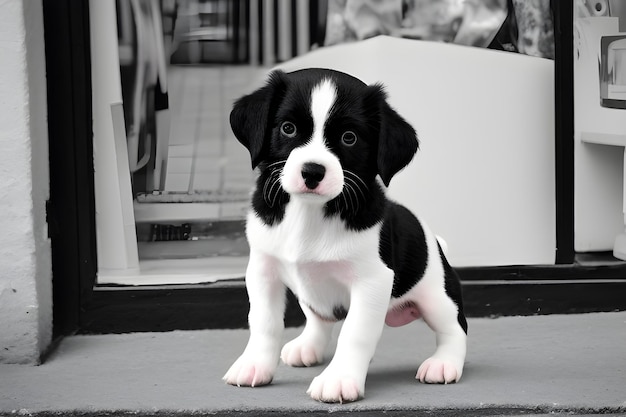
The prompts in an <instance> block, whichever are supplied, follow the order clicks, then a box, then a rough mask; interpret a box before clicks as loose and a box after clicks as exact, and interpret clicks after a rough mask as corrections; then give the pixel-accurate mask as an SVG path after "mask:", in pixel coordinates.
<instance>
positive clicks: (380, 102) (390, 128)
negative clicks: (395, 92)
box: [366, 84, 419, 186]
mask: <svg viewBox="0 0 626 417" xmlns="http://www.w3.org/2000/svg"><path fill="white" fill-rule="evenodd" d="M367 88H368V90H369V91H368V95H367V98H366V100H367V101H368V102H369V105H370V106H376V107H377V108H378V110H377V111H378V120H379V136H378V157H377V163H378V173H379V174H380V178H381V179H382V180H383V183H384V184H385V185H386V186H389V182H390V181H391V178H393V176H394V175H395V174H397V173H398V171H400V170H401V169H402V168H404V167H405V166H407V165H408V164H409V162H411V160H412V159H413V156H414V155H415V152H417V149H418V147H419V141H418V139H417V134H416V133H415V129H413V127H412V126H411V125H410V124H409V123H408V122H407V121H406V120H404V119H403V118H402V116H400V115H399V114H398V113H396V111H395V110H394V109H392V108H391V106H389V104H388V103H387V100H386V98H387V94H386V93H385V91H384V89H383V86H382V85H380V84H375V85H372V86H369V87H367Z"/></svg>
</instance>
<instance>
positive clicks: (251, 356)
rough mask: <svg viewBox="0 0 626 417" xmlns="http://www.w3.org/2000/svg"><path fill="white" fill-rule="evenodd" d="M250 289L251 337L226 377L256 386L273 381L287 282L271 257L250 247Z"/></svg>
mask: <svg viewBox="0 0 626 417" xmlns="http://www.w3.org/2000/svg"><path fill="white" fill-rule="evenodd" d="M246 289H247V290H248V298H249V300H250V312H249V313H248V323H249V325H250V339H249V340H248V344H247V346H246V349H245V350H244V352H243V353H242V354H241V356H240V357H239V359H237V360H236V361H235V363H234V364H233V365H232V366H231V367H230V369H229V370H228V372H226V375H224V377H223V379H224V381H226V383H227V384H231V385H237V386H249V387H255V386H261V385H267V384H269V383H270V382H272V378H273V377H274V372H275V371H276V367H277V366H278V355H279V352H280V341H281V336H282V332H283V329H284V322H283V319H284V314H285V286H284V284H283V283H282V282H281V281H280V279H279V278H278V275H277V272H276V269H275V265H274V261H273V259H272V258H271V257H269V256H267V255H264V254H261V253H258V251H254V250H252V249H251V250H250V261H249V262H248V268H247V270H246Z"/></svg>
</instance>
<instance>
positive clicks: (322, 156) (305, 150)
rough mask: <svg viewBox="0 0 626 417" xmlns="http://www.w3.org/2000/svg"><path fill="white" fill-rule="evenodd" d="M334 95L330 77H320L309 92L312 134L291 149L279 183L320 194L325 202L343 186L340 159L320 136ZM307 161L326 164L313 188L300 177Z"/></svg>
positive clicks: (298, 191) (306, 194) (290, 190)
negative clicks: (318, 182)
mask: <svg viewBox="0 0 626 417" xmlns="http://www.w3.org/2000/svg"><path fill="white" fill-rule="evenodd" d="M336 97H337V88H336V86H335V85H334V84H333V82H332V81H330V80H324V81H322V82H321V83H320V84H318V85H317V86H316V87H315V88H314V89H313V91H312V92H311V115H312V116H313V135H312V136H311V139H310V140H309V141H308V142H307V143H306V145H304V146H301V147H298V148H296V149H294V150H293V151H292V152H291V155H289V158H288V159H287V162H286V163H285V167H284V168H283V173H282V175H281V185H282V187H283V189H284V190H285V191H286V192H288V193H289V194H291V195H299V194H301V195H304V197H305V198H312V199H315V198H316V196H320V197H321V198H320V199H319V201H321V202H327V201H329V200H332V199H333V198H335V197H337V196H338V195H339V194H340V193H341V191H342V190H343V169H342V168H341V163H340V162H339V160H338V159H337V157H336V156H335V155H334V154H333V153H332V152H330V151H329V149H328V147H327V146H326V142H325V139H324V126H325V125H326V120H327V119H328V115H329V114H330V110H331V108H332V106H333V104H334V103H335V99H336ZM307 162H314V163H317V164H320V165H323V166H324V167H325V168H326V175H325V176H324V179H323V180H322V182H321V183H320V184H319V185H318V186H317V187H316V188H315V190H309V189H308V188H307V187H306V186H305V184H304V180H303V178H302V174H301V172H302V166H303V165H304V164H305V163H307Z"/></svg>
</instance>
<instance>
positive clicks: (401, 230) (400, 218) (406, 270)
mask: <svg viewBox="0 0 626 417" xmlns="http://www.w3.org/2000/svg"><path fill="white" fill-rule="evenodd" d="M379 253H380V257H381V259H382V260H383V262H384V263H385V264H386V265H387V267H388V268H390V269H392V270H393V271H394V273H395V275H394V279H393V289H392V290H391V296H392V297H394V298H398V297H401V296H403V295H404V294H406V292H407V291H409V290H410V289H411V288H413V287H414V286H415V284H417V282H418V281H419V280H420V279H421V278H422V276H423V275H424V271H426V266H427V262H428V249H427V245H426V236H425V235H424V230H423V229H422V226H421V225H420V222H419V221H418V220H417V218H416V217H415V216H414V215H413V213H411V212H410V211H409V210H408V209H407V208H405V207H403V206H401V205H399V204H396V203H394V202H392V201H389V202H388V204H387V208H386V210H385V218H384V221H383V225H382V228H381V230H380V246H379Z"/></svg>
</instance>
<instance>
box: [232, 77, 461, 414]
mask: <svg viewBox="0 0 626 417" xmlns="http://www.w3.org/2000/svg"><path fill="white" fill-rule="evenodd" d="M230 122H231V126H232V129H233V132H234V133H235V136H236V137H237V139H238V140H239V141H240V142H241V143H242V144H243V145H244V146H245V147H246V148H247V149H248V150H249V151H250V155H251V159H252V167H253V168H258V179H257V182H256V188H255V189H254V191H253V194H252V206H251V210H250V212H249V214H248V217H247V225H246V233H247V238H248V241H249V244H250V260H249V264H248V268H247V271H246V287H247V290H248V296H249V299H250V312H249V316H248V320H249V325H250V339H249V341H248V345H247V346H246V348H245V350H244V352H243V354H242V355H241V356H240V357H239V359H237V360H236V361H235V363H234V364H233V365H232V366H231V368H230V369H229V370H228V372H227V373H226V375H225V376H224V380H225V381H226V382H227V383H228V384H232V385H237V386H253V387H254V386H260V385H265V384H269V383H270V382H271V381H272V378H273V376H274V372H275V370H276V367H277V365H278V361H279V353H280V358H282V360H283V362H284V363H286V364H287V365H291V366H311V365H315V364H318V363H320V362H322V360H323V354H324V351H325V349H326V346H327V344H328V342H329V338H330V334H331V330H332V327H333V324H334V323H335V322H337V321H339V320H344V319H345V322H344V324H343V327H342V329H341V332H340V334H339V339H338V341H337V349H336V351H335V355H334V356H333V358H332V360H331V361H330V363H329V364H328V366H327V367H326V369H325V370H324V371H323V372H322V373H321V374H320V375H319V376H318V377H316V378H315V379H314V380H313V382H312V383H311V385H310V387H309V389H308V391H307V392H308V393H309V394H310V396H311V397H312V398H314V399H316V400H320V401H324V402H346V401H354V400H357V399H358V398H360V397H362V396H363V394H364V390H365V378H366V374H367V370H368V367H369V363H370V360H371V359H372V356H373V355H374V351H375V349H376V345H377V343H378V340H379V339H380V336H381V333H382V330H383V325H384V324H385V323H387V324H388V325H390V326H401V325H404V324H407V323H409V322H411V321H413V320H415V319H417V318H419V317H422V318H423V319H424V320H425V321H426V323H427V324H428V325H429V326H430V327H431V328H432V330H434V331H435V333H436V340H437V350H436V351H435V353H434V354H433V356H431V357H430V358H428V359H427V360H426V361H424V362H423V363H422V365H421V366H420V367H419V369H418V371H417V376H416V378H417V379H419V380H420V381H422V382H427V383H450V382H456V381H458V380H459V378H460V377H461V374H462V372H463V365H464V361H465V352H466V333H467V322H466V320H465V316H464V315H463V304H462V299H461V287H460V283H459V280H458V277H457V275H456V273H455V272H454V270H453V269H452V268H451V267H450V265H449V264H448V262H447V260H446V258H445V256H444V253H443V250H442V248H441V246H440V245H439V242H438V240H437V237H436V236H435V235H434V234H433V233H432V232H431V231H430V230H429V229H428V228H427V227H426V226H425V225H424V224H423V223H420V222H419V221H418V220H417V218H416V217H415V216H414V215H413V214H411V212H409V211H408V210H407V209H406V208H404V207H403V206H401V205H399V204H396V203H394V202H391V201H389V200H388V199H386V197H385V193H384V191H383V187H382V186H381V185H380V184H379V182H378V180H377V176H378V175H380V179H382V182H383V183H384V184H385V185H389V182H390V181H391V179H392V177H393V176H394V175H395V174H396V173H397V172H398V171H400V170H401V169H402V168H404V167H405V166H406V165H407V164H408V163H409V162H410V161H411V159H412V158H413V155H414V154H415V152H416V151H417V148H418V140H417V137H416V134H415V131H414V129H413V128H412V127H411V126H410V125H409V124H408V123H407V122H406V121H405V120H404V119H403V118H402V117H401V116H400V115H398V114H397V113H396V112H395V111H394V110H393V109H392V108H391V107H390V106H389V105H388V104H387V102H386V95H385V93H384V91H383V88H382V87H381V86H380V85H371V86H368V85H366V84H364V83H363V82H361V81H360V80H358V79H356V78H354V77H352V76H350V75H347V74H344V73H341V72H337V71H333V70H327V69H306V70H301V71H295V72H291V73H285V72H282V71H275V72H273V73H272V74H271V75H270V78H269V81H268V82H267V84H266V85H265V86H264V87H262V88H260V89H259V90H257V91H255V92H253V93H252V94H250V95H247V96H244V97H242V98H241V99H239V100H238V101H237V102H236V103H235V105H234V108H233V110H232V112H231V115H230ZM286 287H288V288H290V289H291V290H292V291H293V293H294V294H295V295H296V296H297V297H298V300H299V302H300V305H301V307H302V310H303V311H304V314H305V316H306V319H307V321H306V326H305V327H304V330H303V332H302V334H301V335H300V336H298V337H297V338H295V339H294V340H292V341H290V342H289V343H287V344H286V345H285V346H284V347H283V348H282V351H281V348H280V343H281V335H282V331H283V328H284V324H283V315H284V311H285V296H286Z"/></svg>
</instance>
